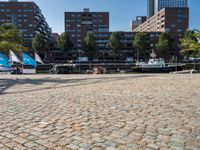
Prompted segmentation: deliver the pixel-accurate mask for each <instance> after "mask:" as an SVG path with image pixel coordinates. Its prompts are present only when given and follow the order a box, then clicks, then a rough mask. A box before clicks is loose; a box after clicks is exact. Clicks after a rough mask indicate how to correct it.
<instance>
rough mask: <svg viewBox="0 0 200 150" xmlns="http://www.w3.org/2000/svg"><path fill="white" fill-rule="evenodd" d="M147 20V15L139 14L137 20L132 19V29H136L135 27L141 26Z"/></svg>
mask: <svg viewBox="0 0 200 150" xmlns="http://www.w3.org/2000/svg"><path fill="white" fill-rule="evenodd" d="M146 20H147V17H146V16H137V17H136V19H135V20H131V21H130V27H129V29H130V31H132V32H133V31H134V29H136V28H137V27H138V26H140V25H141V24H143V23H144V22H145V21H146Z"/></svg>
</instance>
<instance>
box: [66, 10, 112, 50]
mask: <svg viewBox="0 0 200 150" xmlns="http://www.w3.org/2000/svg"><path fill="white" fill-rule="evenodd" d="M65 32H67V33H69V35H70V36H71V40H72V41H73V43H74V49H75V50H78V49H82V48H83V41H84V38H85V37H86V35H87V33H88V32H90V33H94V35H95V36H97V35H101V33H104V32H109V12H90V10H89V9H84V11H83V12H65ZM97 43H98V45H97V47H101V46H102V44H103V43H104V41H102V40H101V39H98V40H97ZM104 46H105V45H104Z"/></svg>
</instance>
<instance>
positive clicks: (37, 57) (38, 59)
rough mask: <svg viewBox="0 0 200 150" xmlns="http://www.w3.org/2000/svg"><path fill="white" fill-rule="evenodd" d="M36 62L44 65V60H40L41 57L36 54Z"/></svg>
mask: <svg viewBox="0 0 200 150" xmlns="http://www.w3.org/2000/svg"><path fill="white" fill-rule="evenodd" d="M35 61H37V62H39V63H41V64H44V63H43V61H42V59H41V58H40V56H39V55H38V54H37V53H35Z"/></svg>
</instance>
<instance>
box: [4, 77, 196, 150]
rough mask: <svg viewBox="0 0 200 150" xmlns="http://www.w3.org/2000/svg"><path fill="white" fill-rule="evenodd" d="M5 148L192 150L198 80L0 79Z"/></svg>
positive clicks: (149, 78) (8, 149) (194, 78)
mask: <svg viewBox="0 0 200 150" xmlns="http://www.w3.org/2000/svg"><path fill="white" fill-rule="evenodd" d="M10 149H14V150H45V149H50V150H54V149H55V150H65V149H66V150H73V149H75V150H76V149H80V150H90V149H91V150H136V149H137V150H140V149H144V150H159V149H160V150H200V76H199V75H172V74H168V75H159V74H158V75H155V74H152V75H150V74H149V75H148V74H147V75H145V74H136V75H125V74H118V75H117V74H116V75H29V76H25V75H19V76H10V75H8V76H6V75H1V76H0V150H10Z"/></svg>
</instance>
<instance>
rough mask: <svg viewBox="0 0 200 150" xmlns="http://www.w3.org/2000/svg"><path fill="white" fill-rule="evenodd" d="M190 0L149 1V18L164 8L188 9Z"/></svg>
mask: <svg viewBox="0 0 200 150" xmlns="http://www.w3.org/2000/svg"><path fill="white" fill-rule="evenodd" d="M187 7H188V0H147V17H148V18H150V17H152V16H153V15H154V14H155V13H158V12H159V11H160V10H161V9H163V8H187Z"/></svg>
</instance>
